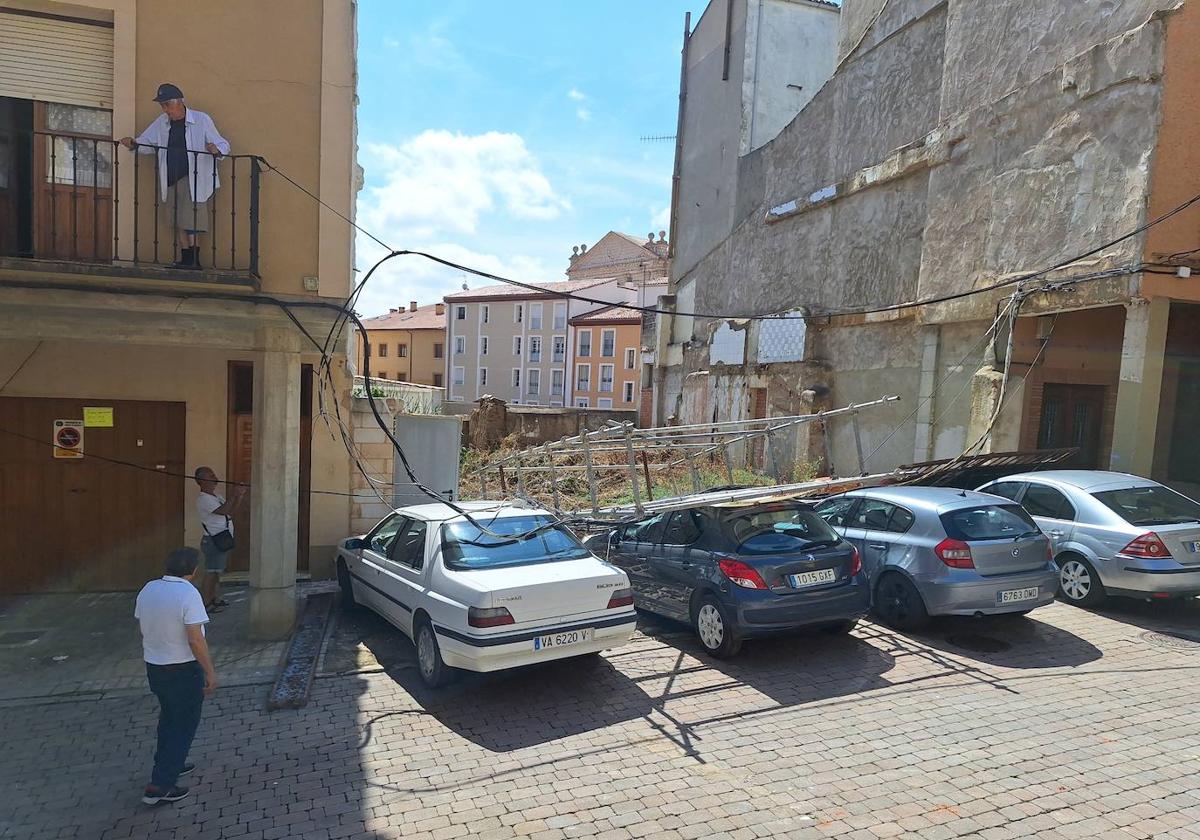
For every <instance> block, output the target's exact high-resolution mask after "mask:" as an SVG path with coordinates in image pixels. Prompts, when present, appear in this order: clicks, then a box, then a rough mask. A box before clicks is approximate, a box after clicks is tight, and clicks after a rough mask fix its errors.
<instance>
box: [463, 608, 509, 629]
mask: <svg viewBox="0 0 1200 840" xmlns="http://www.w3.org/2000/svg"><path fill="white" fill-rule="evenodd" d="M513 623H514V622H513V617H512V613H510V612H509V611H508V609H507V608H506V607H470V608H468V609H467V624H469V625H471V626H472V627H499V626H501V625H502V624H513Z"/></svg>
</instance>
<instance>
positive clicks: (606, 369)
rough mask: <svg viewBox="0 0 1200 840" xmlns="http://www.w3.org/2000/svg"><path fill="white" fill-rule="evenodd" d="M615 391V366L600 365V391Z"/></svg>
mask: <svg viewBox="0 0 1200 840" xmlns="http://www.w3.org/2000/svg"><path fill="white" fill-rule="evenodd" d="M612 389H613V366H612V365H600V390H601V391H602V392H604V393H612Z"/></svg>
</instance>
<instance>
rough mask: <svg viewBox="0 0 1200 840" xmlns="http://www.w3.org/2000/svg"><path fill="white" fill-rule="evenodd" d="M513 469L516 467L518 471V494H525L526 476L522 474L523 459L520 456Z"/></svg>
mask: <svg viewBox="0 0 1200 840" xmlns="http://www.w3.org/2000/svg"><path fill="white" fill-rule="evenodd" d="M513 469H515V470H516V472H517V495H518V496H524V495H525V476H523V475H521V459H520V458H519V457H518V458H516V463H515V464H514V466H513Z"/></svg>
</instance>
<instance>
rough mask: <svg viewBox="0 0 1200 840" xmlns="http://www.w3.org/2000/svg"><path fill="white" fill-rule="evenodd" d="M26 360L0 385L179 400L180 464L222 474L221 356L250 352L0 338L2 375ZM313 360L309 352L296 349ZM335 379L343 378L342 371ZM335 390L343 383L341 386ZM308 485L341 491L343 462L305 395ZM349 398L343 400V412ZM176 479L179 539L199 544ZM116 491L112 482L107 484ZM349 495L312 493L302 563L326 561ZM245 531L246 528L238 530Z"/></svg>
mask: <svg viewBox="0 0 1200 840" xmlns="http://www.w3.org/2000/svg"><path fill="white" fill-rule="evenodd" d="M35 347H36V352H33V355H32V356H29V361H28V362H26V363H25V365H24V367H22V368H21V370H20V372H19V373H18V374H17V375H16V376H14V377H13V379H12V381H11V382H9V384H8V386H7V387H6V388H5V389H4V395H5V396H9V397H22V396H27V397H71V398H80V397H83V398H88V399H95V400H96V401H97V404H100V405H103V401H104V400H106V399H109V400H149V401H162V402H183V403H186V405H187V413H186V420H185V422H186V437H185V441H186V443H185V446H186V450H185V453H184V457H185V463H186V465H187V471H190V470H192V469H194V468H195V467H197V466H200V465H203V464H207V465H209V466H211V467H213V468H214V469H216V470H217V471H218V474H223V473H224V471H225V464H226V457H225V455H226V452H225V450H226V447H225V442H226V433H227V428H226V423H227V411H228V392H227V389H228V373H227V371H228V362H230V361H235V360H241V361H254V359H255V354H254V353H253V352H245V351H242V352H239V351H225V350H213V349H200V348H195V347H163V346H153V345H134V344H112V343H102V342H82V341H62V340H46V341H42V342H41V344H40V346H38V342H37V341H34V340H24V341H12V340H0V376H3V378H7V377H8V376H9V375H11V373H12V372H13V371H15V370H16V369H17V367H18V366H19V365H20V364H21V362H22V360H23V359H25V357H26V356H27V355H29V353H30V352H31V351H34V349H35ZM302 361H303V362H305V363H312V364H315V363H316V362H317V357H316V356H312V355H306V356H303V357H302ZM0 381H3V379H0ZM335 381H342V382H343V383H344V374H338V375H337V377H336V379H335ZM341 390H342V391H343V393H344V392H345V391H346V388H345V387H343V388H342V389H341ZM313 403H314V405H313V413H314V418H313V436H312V488H313V489H314V490H334V491H337V492H339V493H344V492H348V491H349V484H350V465H349V460H348V459H347V457H346V451H345V449H344V448H343V447H342V444H341V440H340V438H334V437H332V436H330V435H329V434H326V433H325V432H324V426H323V423H322V421H321V420H320V419H319V418H317V417H316V416H315V415H316V412H317V406H316V397H315V396H314V398H313ZM348 406H349V401H348V400H347V401H346V404H345V406H343V414H345V412H346V410H347V407H348ZM163 480H164V481H183V482H184V484H185V489H184V498H185V499H186V500H187V503H186V504H185V506H184V539H185V542H186V543H187V544H188V545H193V546H199V545H200V536H201V530H200V525H199V522H198V520H197V519H196V511H195V507H194V501H195V484H194V483H193V482H191V481H189V480H187V479H170V478H164V479H163ZM113 491H114V492H119V491H120V488H113ZM349 511H350V505H349V499H348V498H346V497H345V496H332V495H324V494H316V495H313V497H312V507H311V519H310V535H309V536H310V547H311V548H310V557H309V561H310V568H311V569H313V570H314V571H315V572H319V571H320V570H321V569H322V567H325V566H327V565H328V562H329V557H330V556H331V555H332V547H333V545H334V543H336V542H337V541H338V540H340V539H342V538H344V537H345V536H346V533H347V527H348V520H349ZM246 536H247V537H248V536H249V535H246Z"/></svg>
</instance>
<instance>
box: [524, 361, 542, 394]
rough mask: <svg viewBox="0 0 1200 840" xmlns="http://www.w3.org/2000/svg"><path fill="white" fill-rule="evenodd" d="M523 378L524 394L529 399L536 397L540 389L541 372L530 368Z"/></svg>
mask: <svg viewBox="0 0 1200 840" xmlns="http://www.w3.org/2000/svg"><path fill="white" fill-rule="evenodd" d="M525 376H526V379H525V393H526V394H527V395H528V396H531V397H536V396H538V394H539V393H541V388H542V372H541V371H540V370H538V369H537V368H530V369H529V370H527V371H525Z"/></svg>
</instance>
